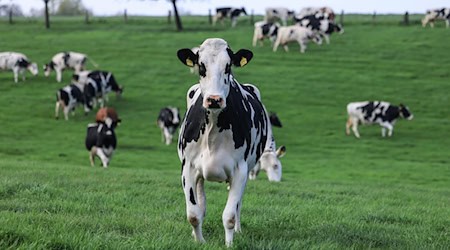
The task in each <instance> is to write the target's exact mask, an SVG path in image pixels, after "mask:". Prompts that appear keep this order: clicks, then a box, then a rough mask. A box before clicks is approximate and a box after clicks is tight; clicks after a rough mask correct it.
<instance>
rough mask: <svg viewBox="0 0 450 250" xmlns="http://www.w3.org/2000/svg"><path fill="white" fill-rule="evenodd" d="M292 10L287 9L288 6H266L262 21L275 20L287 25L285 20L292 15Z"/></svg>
mask: <svg viewBox="0 0 450 250" xmlns="http://www.w3.org/2000/svg"><path fill="white" fill-rule="evenodd" d="M294 15H295V13H294V11H291V10H289V9H288V8H281V7H278V8H266V15H265V16H264V21H266V22H268V23H274V22H276V21H281V23H282V24H283V26H286V25H287V21H288V19H289V18H292V17H294Z"/></svg>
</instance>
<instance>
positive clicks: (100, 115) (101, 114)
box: [95, 107, 122, 128]
mask: <svg viewBox="0 0 450 250" xmlns="http://www.w3.org/2000/svg"><path fill="white" fill-rule="evenodd" d="M107 117H109V118H111V120H112V121H113V127H114V128H115V127H116V126H117V125H118V124H120V122H121V121H122V120H121V119H120V118H119V115H118V114H117V112H116V110H115V109H114V108H108V107H104V108H101V109H99V110H98V111H97V114H96V115H95V121H96V122H97V123H101V122H105V120H106V118H107Z"/></svg>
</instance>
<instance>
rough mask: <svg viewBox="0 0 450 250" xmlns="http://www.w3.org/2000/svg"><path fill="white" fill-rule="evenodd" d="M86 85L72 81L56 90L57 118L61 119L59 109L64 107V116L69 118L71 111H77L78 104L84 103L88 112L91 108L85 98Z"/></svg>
mask: <svg viewBox="0 0 450 250" xmlns="http://www.w3.org/2000/svg"><path fill="white" fill-rule="evenodd" d="M83 88H84V85H83V84H80V83H77V82H74V81H73V82H72V83H71V84H69V85H67V86H65V87H63V88H61V89H59V90H58V91H57V92H56V104H55V118H56V119H59V110H60V108H62V109H63V112H64V118H65V119H66V121H67V120H69V112H70V111H72V115H73V114H74V112H75V108H76V107H77V106H78V105H84V112H85V114H87V113H88V112H89V111H90V109H89V108H88V107H87V106H86V105H85V98H84V94H83Z"/></svg>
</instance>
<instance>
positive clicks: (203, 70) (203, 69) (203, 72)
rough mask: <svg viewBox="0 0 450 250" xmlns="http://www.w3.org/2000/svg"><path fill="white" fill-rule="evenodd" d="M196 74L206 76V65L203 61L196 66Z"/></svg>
mask: <svg viewBox="0 0 450 250" xmlns="http://www.w3.org/2000/svg"><path fill="white" fill-rule="evenodd" d="M198 74H199V75H200V76H201V77H205V76H206V66H205V64H204V63H200V65H199V66H198Z"/></svg>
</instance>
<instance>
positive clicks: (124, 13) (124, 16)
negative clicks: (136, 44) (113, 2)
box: [123, 9, 128, 23]
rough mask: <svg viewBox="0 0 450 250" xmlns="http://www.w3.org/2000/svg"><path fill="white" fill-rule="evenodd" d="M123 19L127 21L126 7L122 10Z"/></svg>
mask: <svg viewBox="0 0 450 250" xmlns="http://www.w3.org/2000/svg"><path fill="white" fill-rule="evenodd" d="M123 20H124V21H125V23H127V22H128V15H127V9H125V10H124V11H123Z"/></svg>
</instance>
